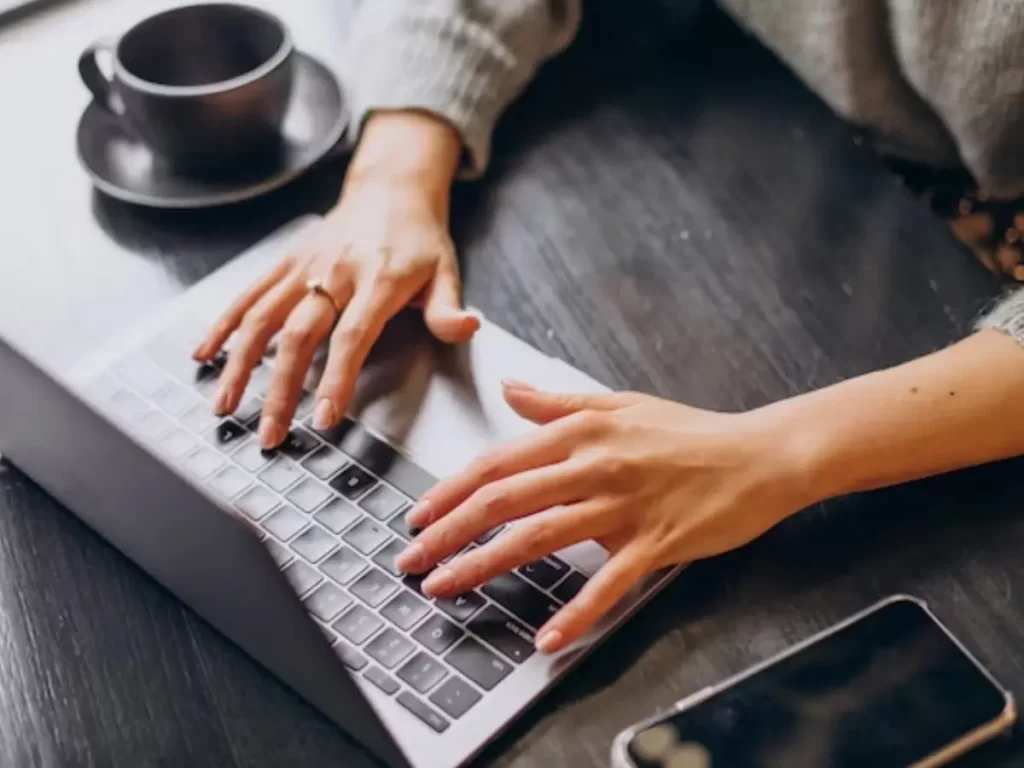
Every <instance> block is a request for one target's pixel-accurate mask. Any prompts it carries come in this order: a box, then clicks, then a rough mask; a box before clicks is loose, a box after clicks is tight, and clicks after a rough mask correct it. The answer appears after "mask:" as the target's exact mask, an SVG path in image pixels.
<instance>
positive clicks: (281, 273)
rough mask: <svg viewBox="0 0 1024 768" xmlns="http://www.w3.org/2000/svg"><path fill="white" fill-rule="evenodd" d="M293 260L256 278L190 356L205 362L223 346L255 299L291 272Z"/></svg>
mask: <svg viewBox="0 0 1024 768" xmlns="http://www.w3.org/2000/svg"><path fill="white" fill-rule="evenodd" d="M294 264H295V260H294V259H292V258H287V259H282V260H281V261H279V262H278V263H277V264H275V265H274V268H273V269H271V270H270V271H269V272H267V274H265V275H264V276H263V277H261V278H260V279H259V280H257V281H256V282H255V283H254V284H253V285H252V286H250V287H249V288H248V289H247V290H246V291H245V292H244V293H243V294H242V295H241V296H239V297H238V298H237V299H235V302H234V303H233V304H232V305H231V306H230V307H228V309H227V311H225V312H224V314H222V315H221V316H220V317H219V318H218V319H217V322H216V323H214V324H213V327H212V328H210V331H209V332H208V333H207V335H206V338H204V339H203V340H202V342H200V344H199V346H198V347H196V349H195V351H194V352H193V353H192V356H193V357H194V358H195V359H196V360H197V361H199V362H207V361H209V360H211V359H212V358H213V356H214V355H216V354H217V353H218V352H219V351H220V349H221V348H222V347H223V346H224V342H226V341H227V340H228V337H229V336H231V334H232V333H234V332H235V330H236V329H237V328H238V326H239V325H241V324H242V320H243V319H244V318H245V315H246V313H247V312H248V311H249V310H250V309H252V308H253V306H254V305H255V304H256V302H257V301H259V300H260V299H261V298H263V296H264V295H265V294H266V293H267V292H268V291H269V290H270V289H271V288H273V287H274V286H275V285H277V284H278V283H280V282H281V281H282V280H284V279H285V277H287V276H288V273H289V272H291V270H292V268H293V266H294Z"/></svg>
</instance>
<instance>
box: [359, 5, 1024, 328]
mask: <svg viewBox="0 0 1024 768" xmlns="http://www.w3.org/2000/svg"><path fill="white" fill-rule="evenodd" d="M581 1H582V0H417V1H416V2H409V0H361V2H359V3H358V7H357V9H356V12H355V14H354V16H353V18H352V24H351V28H350V30H349V35H348V40H347V42H346V44H345V48H344V51H345V54H344V66H343V71H342V77H343V79H344V81H345V87H346V92H347V94H348V98H349V100H350V106H351V108H352V110H353V121H352V126H353V128H352V132H351V138H352V139H353V140H355V139H356V138H357V137H358V133H359V131H360V129H361V127H362V125H363V122H364V120H365V118H366V116H367V115H368V114H369V113H371V112H372V111H373V110H375V109H385V108H387V109H401V108H409V109H413V108H415V109H420V110H425V111H427V112H430V113H433V114H435V115H437V116H439V117H441V118H443V119H445V120H447V121H448V122H449V123H451V124H452V125H453V126H454V127H455V128H456V129H457V130H458V131H459V133H460V135H461V137H462V141H463V144H464V146H465V149H466V156H467V162H466V167H465V169H464V175H465V176H468V177H475V176H478V175H480V174H482V173H483V172H484V170H485V169H486V167H487V163H488V159H489V155H490V145H491V136H492V133H493V130H494V126H495V124H496V122H497V121H498V119H499V117H500V116H501V114H502V112H503V111H504V110H505V109H506V108H507V107H508V106H509V104H510V103H511V102H512V101H513V100H514V99H515V98H516V96H518V95H519V93H520V92H521V91H522V90H523V88H525V87H526V85H527V84H528V83H529V81H530V79H531V78H532V77H533V75H534V73H535V72H536V71H537V69H538V68H539V67H540V66H541V65H542V64H543V63H544V62H545V61H546V60H547V59H549V58H550V57H552V56H554V55H556V54H557V53H559V52H560V51H561V50H563V49H564V48H565V47H566V46H568V45H569V43H571V42H572V40H573V38H574V36H575V33H576V30H577V28H578V25H579V22H580V17H581V13H582V9H581ZM719 4H720V5H721V6H722V8H723V9H724V10H725V11H726V12H727V13H729V14H730V15H731V16H732V17H733V18H734V19H735V20H736V21H737V22H738V23H739V24H740V25H741V26H743V27H745V28H746V29H747V30H748V31H750V32H751V33H752V34H754V35H755V36H756V37H758V39H760V40H761V41H762V42H763V43H764V44H765V45H766V46H767V47H768V48H770V49H771V50H772V51H774V53H775V54H776V55H777V56H778V57H779V58H780V59H782V61H783V62H785V63H786V64H787V65H788V66H789V67H790V69H791V70H792V71H793V72H794V73H795V74H796V75H797V76H798V77H800V78H801V79H802V80H803V82H804V83H805V84H806V85H807V86H808V87H810V88H811V89H812V90H814V91H815V92H816V93H817V94H818V95H819V96H820V97H821V98H822V99H823V100H824V101H825V102H826V103H827V104H828V105H829V106H830V107H831V108H832V109H833V110H834V111H835V112H836V113H838V114H839V115H841V116H842V117H844V118H845V119H847V120H849V121H851V122H853V123H855V124H857V125H858V126H860V127H861V128H863V129H864V130H866V131H869V132H870V133H871V134H873V136H874V138H875V142H876V144H877V145H878V146H880V147H882V148H884V149H885V150H886V151H889V152H893V153H896V154H899V155H902V156H905V157H908V158H911V159H914V160H918V161H923V162H926V163H929V164H932V165H936V166H940V167H949V166H954V165H958V164H962V165H963V166H964V167H966V169H967V170H969V171H970V172H971V173H972V175H973V176H974V178H975V179H976V180H977V181H978V184H979V187H980V188H981V189H982V190H984V191H985V192H987V193H989V194H991V195H994V196H1005V197H1017V196H1021V195H1024V2H1021V1H1020V0H941V1H937V0H861V2H850V0H719ZM979 325H980V327H986V328H995V329H998V330H1001V331H1003V332H1005V333H1007V334H1009V335H1011V336H1013V338H1015V339H1016V340H1017V341H1018V342H1019V343H1020V344H1021V345H1024V293H1020V292H1018V293H1017V294H1014V295H1013V296H1011V297H1010V298H1008V299H1006V300H1005V301H1004V302H1003V303H1001V304H1000V305H998V306H997V307H996V308H995V310H993V311H992V312H991V313H989V314H988V315H987V316H986V317H985V318H984V319H983V320H982V321H981V323H980V324H979Z"/></svg>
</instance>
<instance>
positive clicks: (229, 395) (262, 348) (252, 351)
mask: <svg viewBox="0 0 1024 768" xmlns="http://www.w3.org/2000/svg"><path fill="white" fill-rule="evenodd" d="M303 295H305V286H304V285H303V284H302V281H301V280H300V279H299V275H297V274H296V273H293V274H292V275H289V276H288V277H287V278H285V279H284V280H283V281H282V282H280V283H278V284H277V285H275V286H274V287H273V288H271V289H270V290H269V291H267V293H265V294H264V295H263V297H262V298H261V299H260V300H259V301H257V302H256V304H254V305H253V307H252V309H250V310H249V312H248V313H246V315H245V319H244V320H242V325H241V326H239V329H238V334H237V338H236V343H235V344H234V346H233V347H232V349H231V354H229V355H228V362H227V365H225V366H224V370H223V371H222V372H221V375H220V385H219V386H218V389H217V395H216V397H215V398H214V406H213V409H214V412H215V413H217V415H220V416H222V415H224V414H226V413H231V412H232V411H234V410H235V408H237V407H238V401H239V400H241V399H242V393H243V392H245V386H246V384H248V383H249V376H250V374H251V373H252V369H253V368H255V367H256V365H257V364H258V363H259V361H260V359H261V358H262V357H263V353H264V352H266V350H267V344H269V343H270V339H271V338H273V336H274V334H275V333H277V332H278V331H279V330H280V329H281V326H282V325H284V322H285V320H287V318H288V314H289V313H290V312H291V311H292V309H293V308H294V307H295V305H296V304H298V303H299V301H300V300H301V299H302V297H303Z"/></svg>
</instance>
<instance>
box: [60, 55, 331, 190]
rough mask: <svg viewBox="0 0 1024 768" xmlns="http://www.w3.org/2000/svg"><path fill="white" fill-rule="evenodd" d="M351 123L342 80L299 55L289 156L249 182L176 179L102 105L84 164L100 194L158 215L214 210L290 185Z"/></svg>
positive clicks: (92, 117) (287, 130)
mask: <svg viewBox="0 0 1024 768" xmlns="http://www.w3.org/2000/svg"><path fill="white" fill-rule="evenodd" d="M347 120H348V115H347V113H346V110H345V105H344V101H343V99H342V95H341V89H340V88H339V87H338V82H337V80H335V78H334V76H333V75H332V74H331V73H330V72H329V71H328V70H327V68H326V67H325V66H324V65H323V64H321V63H320V62H318V61H316V60H315V59H313V58H312V57H310V56H308V55H306V54H303V53H297V54H296V59H295V86H294V95H293V97H292V103H291V107H290V108H289V110H288V115H287V116H286V117H285V122H284V127H283V131H282V133H283V137H284V142H283V145H282V149H281V152H280V154H279V155H277V156H276V157H274V158H270V159H268V161H267V163H266V164H261V167H259V168H252V169H250V170H249V171H247V172H245V174H244V175H243V176H239V175H232V176H231V177H224V178H217V179H213V178H211V179H201V178H196V177H188V176H183V175H181V174H178V173H175V172H174V171H172V170H171V169H170V168H167V167H166V166H165V165H163V164H162V163H161V162H160V161H159V160H157V158H155V157H154V156H153V154H152V153H151V152H150V151H149V149H148V148H147V147H146V146H145V145H144V144H142V143H141V142H140V141H139V139H137V138H136V137H135V136H133V135H132V134H131V133H130V132H129V131H127V130H126V129H125V127H124V126H123V125H122V124H121V123H120V122H119V121H118V120H117V119H116V118H115V117H113V116H112V115H111V114H110V113H109V112H107V111H106V110H104V109H103V108H101V107H100V106H98V105H97V104H96V103H95V102H93V103H92V104H90V105H89V106H88V107H87V108H86V110H85V112H84V113H83V114H82V119H81V121H80V122H79V124H78V159H79V160H80V161H81V163H82V165H83V166H84V167H85V170H86V172H87V173H88V174H89V176H90V177H91V178H92V181H93V184H95V185H96V187H97V189H99V190H100V191H101V192H104V193H105V194H108V195H110V196H111V197H115V198H117V199H118V200H124V201H125V202H128V203H135V204H137V205H145V206H150V207H154V208H208V207H213V206H217V205H225V204H227V203H237V202H241V201H242V200H248V199H250V198H253V197H257V196H259V195H262V194H265V193H267V192H269V191H271V190H273V189H277V188H278V187H280V186H282V185H284V184H287V183H288V182H289V181H291V180H293V179H294V178H296V177H297V176H299V175H300V174H301V173H303V172H304V171H306V170H308V169H309V168H310V167H311V166H313V164H315V163H316V162H317V161H318V160H320V159H321V158H323V157H324V156H325V155H327V154H328V153H329V152H330V151H331V150H332V149H333V148H334V147H335V146H336V145H337V144H338V142H339V141H340V139H341V137H342V134H343V133H344V131H345V127H346V124H347Z"/></svg>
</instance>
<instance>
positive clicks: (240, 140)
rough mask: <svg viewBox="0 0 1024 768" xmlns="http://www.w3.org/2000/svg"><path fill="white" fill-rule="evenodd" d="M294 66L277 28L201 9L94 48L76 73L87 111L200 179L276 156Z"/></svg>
mask: <svg viewBox="0 0 1024 768" xmlns="http://www.w3.org/2000/svg"><path fill="white" fill-rule="evenodd" d="M103 59H108V63H109V66H108V67H106V69H107V72H104V67H102V66H101V62H102V61H103ZM294 59H295V48H294V44H293V43H292V39H291V36H290V35H289V33H288V30H287V28H286V27H285V26H284V24H282V23H281V21H280V20H279V19H277V18H275V17H274V16H272V15H271V14H269V13H266V12H264V11H261V10H257V9H255V8H250V7H247V6H244V5H237V4H233V3H210V4H201V5H189V6H184V7H179V8H174V9H172V10H169V11H164V12H163V13H158V14H156V15H154V16H150V17H149V18H147V19H144V20H143V21H141V22H139V23H138V24H136V25H135V26H134V27H132V28H131V29H130V30H128V31H127V32H126V33H124V34H123V35H122V36H121V37H120V38H119V39H116V40H109V41H98V42H96V43H94V44H93V45H91V46H90V47H89V48H87V49H86V50H85V52H84V53H82V55H81V57H80V59H79V62H78V70H79V73H80V74H81V76H82V80H83V81H84V82H85V84H86V86H87V87H88V88H89V90H90V91H91V92H92V94H93V97H94V99H95V101H96V103H97V104H98V105H99V106H100V107H102V108H104V109H106V110H108V111H109V112H111V113H112V114H113V115H114V116H116V118H117V119H118V120H121V121H122V122H123V123H124V124H125V126H126V128H127V129H128V130H130V131H131V132H132V133H134V134H135V135H136V136H138V138H139V139H141V140H142V142H143V143H145V144H146V145H147V146H148V147H149V148H150V150H151V151H152V152H153V154H154V155H156V156H157V157H158V158H160V159H162V160H163V161H165V162H166V163H167V164H168V165H169V166H171V167H172V168H174V169H175V170H180V171H184V172H188V173H192V174H200V175H202V174H210V173H214V172H222V171H225V170H230V169H232V168H237V167H239V166H241V165H243V164H247V163H252V162H255V161H258V159H259V158H260V156H266V155H267V154H268V153H275V152H277V151H279V150H280V146H281V126H282V123H283V121H284V118H285V115H286V113H287V111H288V106H289V103H290V101H291V94H292V78H293V72H294Z"/></svg>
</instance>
